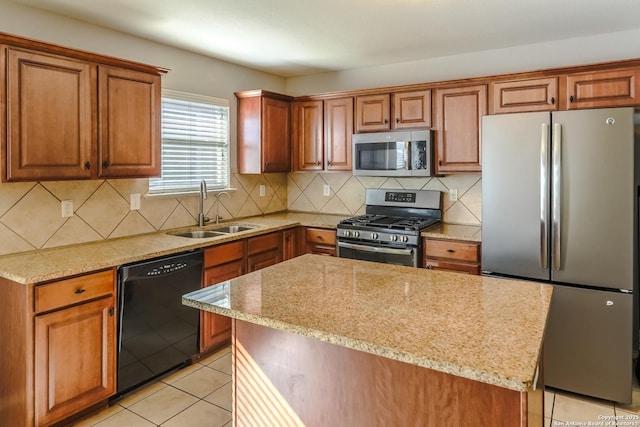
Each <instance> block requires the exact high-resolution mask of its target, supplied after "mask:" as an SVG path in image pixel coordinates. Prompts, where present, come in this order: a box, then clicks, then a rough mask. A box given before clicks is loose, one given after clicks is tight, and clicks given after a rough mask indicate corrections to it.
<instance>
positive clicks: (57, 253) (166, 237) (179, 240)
mask: <svg viewBox="0 0 640 427" xmlns="http://www.w3.org/2000/svg"><path fill="white" fill-rule="evenodd" d="M342 218H345V217H344V216H339V215H323V214H311V213H296V212H288V213H276V214H269V215H263V216H255V217H249V218H242V219H238V220H234V221H229V222H224V223H222V222H221V223H220V224H207V225H206V226H205V227H203V229H215V228H216V227H221V226H224V225H225V224H249V225H255V226H257V228H255V229H253V230H248V231H242V232H239V233H233V234H229V235H225V236H219V237H211V238H205V239H189V238H185V237H178V236H173V235H170V234H167V233H168V232H180V231H188V230H197V229H200V228H199V227H197V226H192V227H183V228H180V229H175V230H162V231H158V232H154V233H147V234H140V235H136V236H129V237H122V238H117V239H107V240H101V241H97V242H91V243H84V244H78V245H70V246H62V247H58V248H51V249H42V250H35V251H29V252H21V253H17V254H11V255H4V256H0V278H4V279H8V280H12V281H14V282H18V283H23V284H30V283H39V282H45V281H49V280H56V279H60V278H63V277H67V276H73V275H77V274H83V273H88V272H91V271H96V270H101V269H105V268H112V267H115V266H118V265H122V264H127V263H130V262H135V261H141V260H145V259H150V258H155V257H159V256H163V255H169V254H173V253H178V252H181V251H187V250H191V249H197V248H201V247H207V246H212V245H216V244H220V243H225V242H230V241H233V240H237V239H242V238H246V237H251V236H256V235H259V234H264V233H268V232H272V231H278V230H283V229H285V228H290V227H295V226H297V225H305V226H315V227H327V228H335V227H336V225H337V224H338V222H339V221H340V220H341V219H342Z"/></svg>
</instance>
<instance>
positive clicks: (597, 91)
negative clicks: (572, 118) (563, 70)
mask: <svg viewBox="0 0 640 427" xmlns="http://www.w3.org/2000/svg"><path fill="white" fill-rule="evenodd" d="M566 96H567V110H575V109H578V108H601V107H622V106H627V105H637V104H638V103H640V70H639V69H637V68H630V69H626V70H615V71H599V72H591V73H580V74H571V75H569V76H567V93H566Z"/></svg>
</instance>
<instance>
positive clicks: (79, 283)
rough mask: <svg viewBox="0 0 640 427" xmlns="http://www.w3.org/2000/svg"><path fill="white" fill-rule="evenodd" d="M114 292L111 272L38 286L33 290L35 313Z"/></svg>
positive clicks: (113, 279)
mask: <svg viewBox="0 0 640 427" xmlns="http://www.w3.org/2000/svg"><path fill="white" fill-rule="evenodd" d="M114 291H115V277H114V274H113V270H107V271H102V272H100V273H94V274H87V275H85V276H79V277H74V278H72V279H67V280H61V281H58V282H53V283H48V284H46V285H39V286H36V288H35V311H36V313H41V312H44V311H49V310H54V309H56V308H60V307H65V306H68V305H72V304H77V303H79V302H83V301H88V300H90V299H94V298H98V297H101V296H105V295H110V294H113V293H114Z"/></svg>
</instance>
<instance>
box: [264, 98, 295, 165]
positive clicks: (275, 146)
mask: <svg viewBox="0 0 640 427" xmlns="http://www.w3.org/2000/svg"><path fill="white" fill-rule="evenodd" d="M289 115H290V113H289V102H287V101H283V100H280V99H273V98H268V97H263V99H262V171H263V172H289V171H290V170H291V143H290V139H289V137H290V130H289Z"/></svg>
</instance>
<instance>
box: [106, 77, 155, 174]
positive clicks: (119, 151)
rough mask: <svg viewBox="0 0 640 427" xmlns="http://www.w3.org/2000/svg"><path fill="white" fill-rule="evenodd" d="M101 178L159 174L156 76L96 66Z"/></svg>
mask: <svg viewBox="0 0 640 427" xmlns="http://www.w3.org/2000/svg"><path fill="white" fill-rule="evenodd" d="M98 71H99V74H98V81H99V83H100V91H99V105H100V108H99V109H98V112H99V129H100V131H101V134H100V144H99V145H100V151H99V159H98V165H97V166H98V168H99V169H98V171H99V172H98V175H99V176H100V177H101V178H123V177H129V178H131V177H150V176H160V154H161V147H160V140H161V137H160V115H161V107H160V101H161V88H160V86H161V85H160V76H157V75H151V74H148V73H142V72H140V71H135V70H127V69H123V68H114V67H99V70H98Z"/></svg>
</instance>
